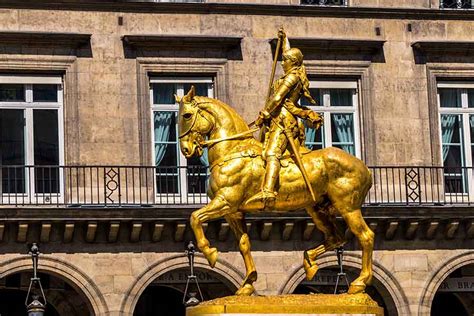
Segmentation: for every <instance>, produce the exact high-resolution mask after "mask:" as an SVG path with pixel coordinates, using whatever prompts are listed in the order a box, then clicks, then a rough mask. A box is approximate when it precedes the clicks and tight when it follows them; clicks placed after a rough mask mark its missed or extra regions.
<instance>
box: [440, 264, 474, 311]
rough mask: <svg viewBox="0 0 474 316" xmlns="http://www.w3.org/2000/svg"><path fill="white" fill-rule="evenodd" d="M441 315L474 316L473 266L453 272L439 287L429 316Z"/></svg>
mask: <svg viewBox="0 0 474 316" xmlns="http://www.w3.org/2000/svg"><path fill="white" fill-rule="evenodd" d="M441 315H456V316H468V315H474V264H468V265H465V266H463V267H461V268H459V269H457V270H455V271H453V272H452V273H451V274H450V275H449V276H448V277H447V278H446V279H444V280H443V282H442V283H441V285H440V286H439V288H438V290H437V291H436V294H435V296H434V298H433V303H432V304H431V316H441Z"/></svg>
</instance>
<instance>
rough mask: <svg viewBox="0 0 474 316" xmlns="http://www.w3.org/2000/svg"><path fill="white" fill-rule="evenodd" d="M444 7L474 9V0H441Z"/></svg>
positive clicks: (441, 5)
mask: <svg viewBox="0 0 474 316" xmlns="http://www.w3.org/2000/svg"><path fill="white" fill-rule="evenodd" d="M439 6H440V7H441V8H443V9H473V8H474V0H440V4H439Z"/></svg>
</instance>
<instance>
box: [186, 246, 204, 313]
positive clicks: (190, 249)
mask: <svg viewBox="0 0 474 316" xmlns="http://www.w3.org/2000/svg"><path fill="white" fill-rule="evenodd" d="M185 253H186V256H188V260H189V268H190V273H189V275H188V280H187V281H186V288H185V289H184V296H183V304H184V306H186V307H188V306H195V305H198V304H199V303H200V302H201V301H203V300H204V299H203V297H202V292H201V288H200V287H199V283H198V279H197V276H196V275H195V274H194V254H195V253H196V248H195V247H194V244H193V242H192V241H190V242H189V243H188V246H187V247H186V250H185ZM191 281H194V282H195V283H196V287H197V289H198V292H199V296H200V297H201V301H199V299H198V298H196V294H197V293H195V292H189V293H188V291H189V283H190V282H191ZM188 294H189V299H188V300H186V297H187V296H188Z"/></svg>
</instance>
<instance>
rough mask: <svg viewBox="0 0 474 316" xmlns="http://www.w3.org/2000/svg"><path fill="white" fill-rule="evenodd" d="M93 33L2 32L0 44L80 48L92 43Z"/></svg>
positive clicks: (0, 33)
mask: <svg viewBox="0 0 474 316" xmlns="http://www.w3.org/2000/svg"><path fill="white" fill-rule="evenodd" d="M90 39H91V34H80V33H50V32H0V44H2V45H5V44H7V45H8V44H10V45H28V46H35V47H38V46H39V47H50V46H51V47H69V48H80V47H84V46H87V45H89V44H90Z"/></svg>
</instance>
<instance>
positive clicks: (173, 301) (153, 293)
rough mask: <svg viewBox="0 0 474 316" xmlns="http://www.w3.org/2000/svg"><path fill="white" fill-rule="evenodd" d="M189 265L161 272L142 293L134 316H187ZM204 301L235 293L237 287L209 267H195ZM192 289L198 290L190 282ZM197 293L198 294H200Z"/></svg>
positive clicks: (191, 290)
mask: <svg viewBox="0 0 474 316" xmlns="http://www.w3.org/2000/svg"><path fill="white" fill-rule="evenodd" d="M188 273H189V269H176V270H173V271H170V272H167V273H165V274H163V275H161V276H159V277H158V278H157V279H156V280H154V281H153V282H152V283H151V284H150V285H149V286H148V287H147V288H146V289H145V291H144V292H143V294H142V295H141V296H140V298H139V300H138V302H137V306H136V307H135V310H134V312H133V315H134V316H148V315H156V316H185V314H186V310H185V307H184V304H183V296H184V290H185V286H186V280H187V276H188ZM195 274H196V276H197V278H198V281H199V286H200V288H201V291H202V295H203V298H204V300H205V301H207V300H211V299H214V298H218V297H224V296H229V295H233V294H234V293H235V291H236V290H237V289H236V288H235V286H233V285H232V284H231V283H230V282H229V281H228V280H226V279H225V278H223V277H222V276H221V275H219V274H217V273H215V272H213V271H211V270H206V269H199V268H197V269H195ZM190 292H195V293H196V292H197V288H196V286H195V284H194V283H190ZM197 297H198V296H197Z"/></svg>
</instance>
